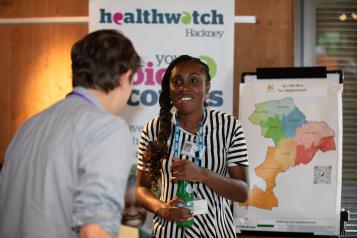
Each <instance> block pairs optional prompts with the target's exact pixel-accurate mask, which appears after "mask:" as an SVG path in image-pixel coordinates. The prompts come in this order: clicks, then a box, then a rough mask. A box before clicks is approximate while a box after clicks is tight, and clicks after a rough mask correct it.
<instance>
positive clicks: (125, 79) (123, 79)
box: [118, 69, 133, 87]
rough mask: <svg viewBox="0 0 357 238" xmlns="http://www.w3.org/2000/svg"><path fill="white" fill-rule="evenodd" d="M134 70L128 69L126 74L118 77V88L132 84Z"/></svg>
mask: <svg viewBox="0 0 357 238" xmlns="http://www.w3.org/2000/svg"><path fill="white" fill-rule="evenodd" d="M132 72H133V71H132V70H131V69H128V71H126V72H125V73H123V74H122V75H121V76H119V77H118V86H119V87H120V86H122V85H123V84H131V76H132Z"/></svg>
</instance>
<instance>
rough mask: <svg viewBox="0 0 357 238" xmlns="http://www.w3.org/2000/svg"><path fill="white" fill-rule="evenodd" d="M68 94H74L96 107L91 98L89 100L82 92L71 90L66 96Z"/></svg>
mask: <svg viewBox="0 0 357 238" xmlns="http://www.w3.org/2000/svg"><path fill="white" fill-rule="evenodd" d="M70 95H74V96H77V97H80V98H82V99H83V100H85V101H86V102H88V103H89V104H91V105H92V106H95V107H96V105H95V103H94V102H93V101H92V100H90V99H89V98H88V97H87V96H86V95H84V94H82V93H79V92H74V91H72V92H70V93H69V94H68V95H67V96H70Z"/></svg>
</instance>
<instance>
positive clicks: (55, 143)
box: [0, 96, 132, 238]
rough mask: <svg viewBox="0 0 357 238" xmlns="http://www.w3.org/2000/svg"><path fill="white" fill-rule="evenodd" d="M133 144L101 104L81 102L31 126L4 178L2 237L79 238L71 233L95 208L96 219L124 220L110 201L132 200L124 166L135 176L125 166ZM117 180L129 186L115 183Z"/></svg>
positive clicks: (21, 134) (21, 135) (20, 136)
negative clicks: (102, 215) (106, 215)
mask: <svg viewBox="0 0 357 238" xmlns="http://www.w3.org/2000/svg"><path fill="white" fill-rule="evenodd" d="M122 138H126V139H125V140H121V139H122ZM127 138H130V132H129V130H128V127H127V125H126V124H125V123H124V122H123V121H122V120H121V119H119V118H118V117H115V116H113V115H111V114H109V113H107V112H105V111H104V110H103V109H102V108H100V103H99V102H96V105H91V104H89V103H88V102H87V101H85V100H82V99H81V98H79V97H74V96H70V97H68V98H66V99H65V100H62V101H60V102H59V103H57V104H55V105H54V106H52V107H50V108H49V109H48V110H46V111H44V112H42V113H40V114H38V115H36V116H34V117H33V118H31V119H30V120H29V121H27V122H26V123H25V124H24V125H23V126H22V128H21V129H20V130H19V131H18V133H17V134H16V136H15V137H14V139H13V141H12V142H11V144H10V146H9V148H8V150H7V152H6V156H5V165H4V167H3V169H2V171H1V174H0V211H1V213H0V234H1V237H2V238H13V237H22V238H26V237H28V238H32V237H33V238H41V237H78V234H77V233H76V232H75V231H73V230H72V229H71V227H73V226H76V225H78V226H80V225H82V224H81V223H82V219H84V220H85V217H86V215H88V216H89V215H91V216H92V214H87V213H88V210H86V209H87V208H88V207H89V206H92V211H91V212H89V213H96V212H98V213H100V212H103V213H105V212H107V211H106V210H112V212H113V213H112V214H110V216H111V218H113V216H117V217H114V218H115V220H118V222H120V218H121V215H120V214H121V209H122V208H121V207H120V206H119V208H118V206H117V204H112V205H113V206H112V207H107V206H108V205H107V203H106V202H107V200H108V199H115V200H118V199H122V197H123V194H124V190H125V183H126V179H127V173H126V172H125V173H121V171H119V168H120V169H123V171H129V169H125V168H124V167H125V166H128V167H129V166H130V159H131V158H132V154H131V153H132V150H131V145H130V142H129V140H127ZM108 141H110V142H109V143H108ZM119 154H121V155H122V156H121V157H120V158H118V156H117V155H119ZM123 166H124V167H123ZM115 173H117V174H118V175H115ZM82 174H85V176H86V178H82V176H81V175H82ZM105 174H108V177H106V175H105ZM113 174H114V176H116V177H115V179H119V180H120V181H122V184H115V185H114V184H110V182H112V181H111V180H112V179H113V177H110V176H113ZM91 176H92V177H93V179H91ZM108 181H109V183H108ZM116 181H118V180H116ZM103 186H104V187H103ZM83 191H86V192H85V193H84V192H83ZM121 202H122V201H121ZM121 204H122V203H121ZM93 205H94V206H93ZM95 206H97V207H95ZM84 208H86V209H84ZM89 210H90V209H89ZM113 214H114V215H113ZM93 222H97V221H93Z"/></svg>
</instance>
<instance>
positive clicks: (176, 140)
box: [174, 111, 206, 166]
mask: <svg viewBox="0 0 357 238" xmlns="http://www.w3.org/2000/svg"><path fill="white" fill-rule="evenodd" d="M205 118H206V111H205V112H204V115H203V119H202V120H201V122H200V127H199V130H198V149H197V150H196V151H195V164H196V165H197V166H199V162H200V160H201V152H202V150H203V148H204V138H203V137H204V129H203V121H204V120H205ZM179 140H180V123H179V121H178V120H177V118H176V126H175V138H174V156H175V157H176V158H179V155H180V153H179Z"/></svg>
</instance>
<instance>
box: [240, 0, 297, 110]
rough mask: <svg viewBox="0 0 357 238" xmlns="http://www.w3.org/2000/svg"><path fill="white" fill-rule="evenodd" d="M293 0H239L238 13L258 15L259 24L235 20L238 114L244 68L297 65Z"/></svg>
mask: <svg viewBox="0 0 357 238" xmlns="http://www.w3.org/2000/svg"><path fill="white" fill-rule="evenodd" d="M293 6H294V0H264V1H262V0H236V5H235V13H236V15H242V16H256V19H257V23H256V24H237V23H236V24H235V39H234V40H235V51H234V60H235V63H234V67H235V68H234V75H235V80H234V102H233V107H234V108H233V111H234V114H235V115H238V109H239V108H238V107H239V83H240V80H241V73H242V72H255V71H256V68H259V67H293V66H294V41H293V39H294V14H293V13H294V8H293Z"/></svg>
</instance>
